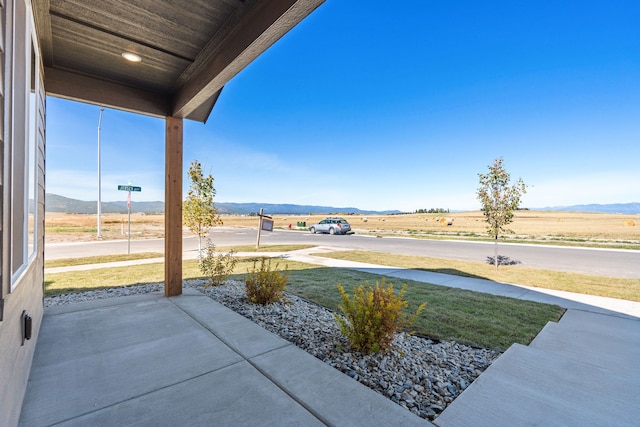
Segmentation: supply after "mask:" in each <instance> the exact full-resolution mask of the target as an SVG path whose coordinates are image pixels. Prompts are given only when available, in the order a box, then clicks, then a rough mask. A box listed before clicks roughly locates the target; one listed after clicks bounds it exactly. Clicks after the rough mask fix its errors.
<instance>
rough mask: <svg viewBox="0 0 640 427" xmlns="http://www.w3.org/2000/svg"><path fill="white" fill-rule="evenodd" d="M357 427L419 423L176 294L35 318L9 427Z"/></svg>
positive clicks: (208, 302)
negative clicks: (13, 426) (36, 331)
mask: <svg viewBox="0 0 640 427" xmlns="http://www.w3.org/2000/svg"><path fill="white" fill-rule="evenodd" d="M363 420H367V424H368V425H391V424H393V425H430V423H429V422H428V421H426V420H423V419H421V418H419V417H417V416H416V415H414V414H413V413H411V412H409V411H408V410H406V409H403V408H401V407H400V406H398V405H396V404H395V403H393V402H391V401H390V400H388V399H386V398H384V397H383V396H381V395H378V394H377V393H375V392H373V391H372V390H370V389H369V388H367V387H366V386H364V385H362V384H360V383H358V382H357V381H355V380H353V379H351V378H349V377H347V376H346V375H344V374H342V373H340V372H338V371H337V370H335V369H334V368H332V367H330V366H329V365H326V364H324V363H323V362H322V361H320V360H318V359H316V358H314V357H313V356H311V355H309V354H307V353H305V352H304V351H303V350H301V349H299V348H297V347H295V346H294V345H293V344H291V343H289V342H287V341H285V340H282V339H281V338H279V337H277V336H276V335H274V334H272V333H270V332H268V331H267V330H265V329H263V328H261V327H259V326H258V325H256V324H255V323H253V322H251V321H250V320H248V319H245V318H244V317H242V316H241V315H239V314H237V313H235V312H233V311H231V310H230V309H228V308H226V307H224V306H222V305H221V304H219V303H217V302H215V301H213V300H212V299H210V298H208V297H206V296H205V295H203V294H201V293H199V292H197V291H196V290H193V289H188V288H186V289H184V294H183V295H181V296H178V297H172V298H165V297H164V296H163V295H161V294H160V293H152V294H145V295H134V296H126V297H120V298H110V299H104V300H97V301H91V302H85V303H77V304H70V305H67V306H60V307H55V308H50V309H46V310H45V316H44V318H43V323H42V327H41V333H40V339H39V341H38V346H37V348H36V354H35V356H34V361H33V365H32V370H31V375H30V377H29V383H28V386H27V392H26V396H25V399H24V402H23V407H22V414H21V418H20V425H22V426H30V427H31V426H36V427H37V426H49V425H52V424H56V425H58V424H59V425H70V426H71V425H74V426H75V425H78V426H85V425H100V426H103V425H114V426H116V425H117V426H121V425H136V426H138V425H140V426H146V425H149V426H158V425H234V426H245V425H246V426H253V425H256V426H257V425H261V426H262V425H267V426H269V425H274V426H275V425H305V426H306V425H323V424H325V425H326V424H333V425H362V423H363ZM390 421H393V422H391V423H390ZM396 421H400V422H401V423H400V424H398V422H396Z"/></svg>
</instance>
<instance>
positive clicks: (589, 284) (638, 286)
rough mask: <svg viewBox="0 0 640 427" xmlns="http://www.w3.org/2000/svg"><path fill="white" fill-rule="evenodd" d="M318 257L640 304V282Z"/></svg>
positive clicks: (372, 255) (392, 257) (412, 260)
mask: <svg viewBox="0 0 640 427" xmlns="http://www.w3.org/2000/svg"><path fill="white" fill-rule="evenodd" d="M314 255H315V256H322V257H326V258H334V259H343V260H349V261H358V262H367V263H371V264H380V265H389V266H394V267H401V268H411V269H416V270H423V271H430V272H434V273H444V274H452V275H456V276H463V277H474V278H479V279H487V280H493V281H496V282H502V283H517V284H520V285H526V286H533V287H536V288H544V289H555V290H559V291H567V292H576V293H580V294H587V295H596V296H602V297H609V298H618V299H624V300H629V301H640V279H623V278H616V277H603V276H590V275H586V274H578V273H565V272H560V271H552V270H542V269H534V268H525V267H521V266H518V265H503V266H500V269H499V270H498V272H497V273H496V271H495V267H494V266H493V265H489V264H487V263H481V262H469V261H456V260H447V259H441V258H430V257H421V256H411V255H396V254H388V253H382V252H369V251H339V252H331V253H325V252H323V253H318V254H314Z"/></svg>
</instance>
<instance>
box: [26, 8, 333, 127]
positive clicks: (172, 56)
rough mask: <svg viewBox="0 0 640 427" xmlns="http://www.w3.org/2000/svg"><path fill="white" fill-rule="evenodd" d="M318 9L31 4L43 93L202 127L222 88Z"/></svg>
mask: <svg viewBox="0 0 640 427" xmlns="http://www.w3.org/2000/svg"><path fill="white" fill-rule="evenodd" d="M323 2H324V0H32V4H33V8H34V16H35V22H36V28H37V33H38V38H39V41H40V48H41V55H42V58H43V63H44V77H45V89H46V91H47V94H48V95H53V96H58V97H62V98H67V99H73V100H76V101H82V102H88V103H92V104H98V105H104V106H108V107H112V108H117V109H123V110H127V111H133V112H137V113H141V114H147V115H151V116H156V117H171V116H172V117H179V118H186V119H191V120H196V121H201V122H204V121H206V120H207V118H208V116H209V114H210V112H211V109H212V108H213V106H214V104H215V102H216V100H217V98H218V96H219V94H220V91H221V90H222V88H223V86H224V85H225V84H226V83H227V82H228V81H229V80H230V79H231V78H232V77H233V76H235V75H236V74H237V73H238V72H240V71H241V70H242V69H243V68H244V67H245V66H246V65H248V64H249V63H250V62H251V61H252V60H254V59H255V58H256V57H257V56H259V55H260V54H261V53H262V52H264V51H265V50H266V49H267V48H268V47H269V46H271V45H272V44H273V43H275V42H276V41H277V40H278V39H279V38H280V37H282V36H283V35H284V34H285V33H286V32H287V31H289V30H290V29H291V28H293V27H294V26H295V25H297V24H298V23H299V22H300V21H302V19H304V18H305V17H306V16H307V15H308V14H309V13H311V12H312V11H313V10H314V9H316V8H317V7H318V6H319V5H320V4H322V3H323ZM125 52H130V53H135V54H137V55H138V56H139V57H140V58H141V61H140V62H130V61H127V60H126V59H125V58H123V56H122V54H123V53H125Z"/></svg>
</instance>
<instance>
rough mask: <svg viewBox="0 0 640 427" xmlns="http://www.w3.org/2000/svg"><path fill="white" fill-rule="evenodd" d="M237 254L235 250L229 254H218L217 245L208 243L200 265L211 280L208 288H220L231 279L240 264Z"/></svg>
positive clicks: (199, 261) (201, 255)
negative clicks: (237, 264)
mask: <svg viewBox="0 0 640 427" xmlns="http://www.w3.org/2000/svg"><path fill="white" fill-rule="evenodd" d="M235 254H236V252H235V251H233V250H232V251H229V252H227V253H224V252H216V245H214V244H213V242H211V241H210V240H209V241H207V246H206V247H205V249H204V253H201V254H200V257H199V259H198V264H199V265H200V271H202V274H204V275H205V276H207V277H208V278H209V280H210V283H209V285H208V286H220V285H221V284H222V283H223V282H224V281H225V280H227V279H228V278H229V275H230V274H231V273H232V272H233V269H234V268H235V267H236V263H237V262H238V258H236V257H235Z"/></svg>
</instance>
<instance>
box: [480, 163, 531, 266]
mask: <svg viewBox="0 0 640 427" xmlns="http://www.w3.org/2000/svg"><path fill="white" fill-rule="evenodd" d="M478 177H479V178H480V188H478V192H477V195H478V200H480V202H481V203H482V212H483V213H484V217H485V221H486V222H487V224H488V226H487V231H488V232H489V236H491V237H493V238H494V239H495V256H494V257H493V262H494V264H495V266H496V271H498V237H499V236H500V235H501V234H502V233H512V231H511V230H508V229H506V228H505V226H506V225H507V224H509V223H511V221H512V220H513V211H514V210H516V209H517V208H518V206H519V205H520V198H521V197H522V195H523V194H525V193H526V192H527V186H526V184H525V183H524V182H523V181H522V178H519V179H518V181H517V182H516V183H515V184H513V185H510V182H509V181H510V179H511V175H509V173H507V171H505V170H504V168H503V167H502V157H500V158H498V159H495V160H494V161H493V165H490V166H489V173H487V174H482V173H479V174H478Z"/></svg>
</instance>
